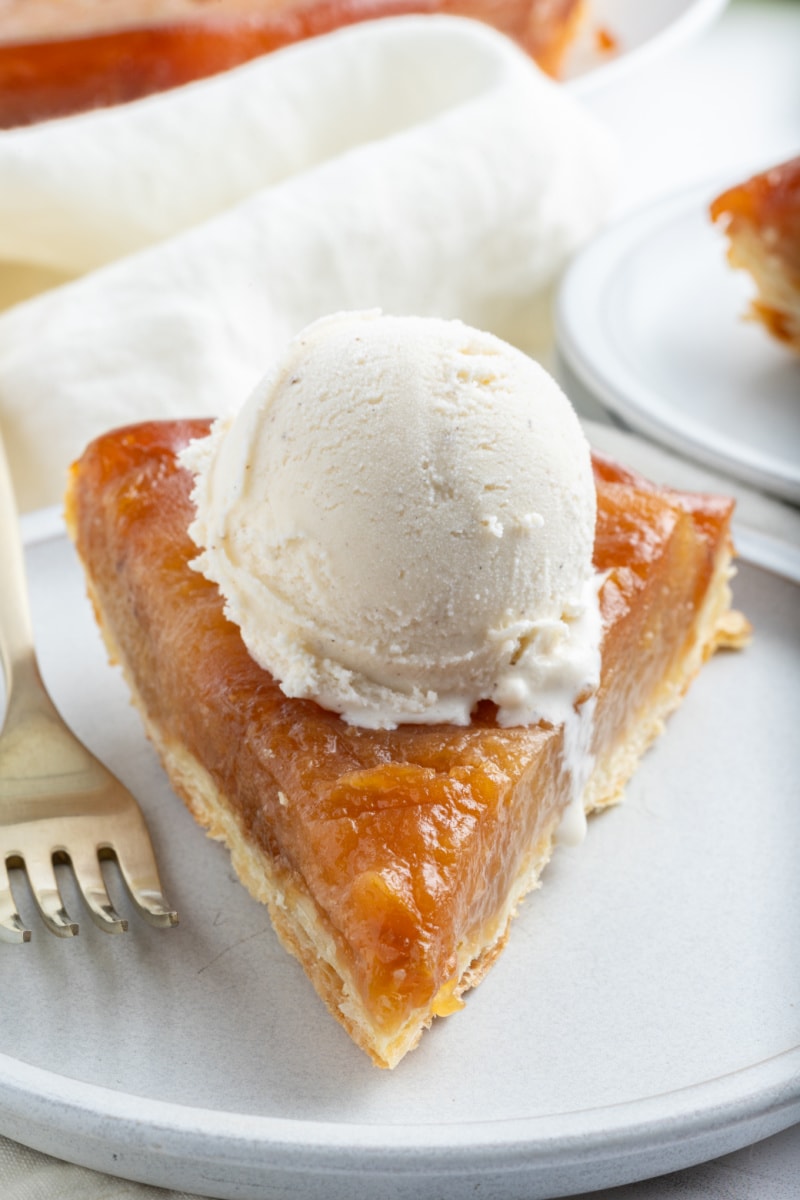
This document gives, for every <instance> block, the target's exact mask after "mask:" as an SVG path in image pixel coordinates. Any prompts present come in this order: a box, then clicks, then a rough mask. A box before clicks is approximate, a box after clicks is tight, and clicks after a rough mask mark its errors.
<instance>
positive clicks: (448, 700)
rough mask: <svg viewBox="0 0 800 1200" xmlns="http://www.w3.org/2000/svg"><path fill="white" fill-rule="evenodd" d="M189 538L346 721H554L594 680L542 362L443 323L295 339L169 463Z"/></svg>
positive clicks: (585, 542) (582, 584)
mask: <svg viewBox="0 0 800 1200" xmlns="http://www.w3.org/2000/svg"><path fill="white" fill-rule="evenodd" d="M183 462H184V465H186V466H188V467H189V468H190V469H191V470H193V471H194V472H195V473H196V479H195V487H194V493H193V498H194V502H195V505H196V519H195V521H194V523H193V524H192V526H191V530H190V532H191V536H192V538H193V539H194V541H195V542H196V544H197V545H198V546H199V547H200V548H201V553H200V555H199V557H198V558H197V559H196V561H195V566H196V567H197V569H199V570H201V571H202V572H203V573H204V574H205V575H206V576H207V577H208V578H209V579H211V580H213V581H215V582H216V583H217V584H218V585H219V588H220V590H221V592H222V594H223V596H224V598H225V606H226V612H227V614H228V616H229V617H230V618H231V619H232V620H233V621H235V622H236V623H237V624H238V625H239V627H240V629H241V632H242V637H243V638H244V641H245V643H246V645H247V647H248V650H249V651H250V653H251V655H252V656H253V657H254V658H255V659H256V661H257V662H259V663H260V664H261V665H262V666H263V667H265V668H266V669H267V670H268V671H269V672H270V673H271V674H272V675H273V676H274V677H275V678H276V679H277V680H278V681H279V682H280V685H281V687H282V689H283V691H284V692H285V693H286V694H287V695H289V696H302V697H310V698H313V699H315V700H317V701H318V702H319V703H320V704H321V705H323V706H324V707H326V708H328V709H331V710H333V711H335V712H338V713H341V714H342V716H343V717H344V718H345V719H346V720H347V721H349V722H351V723H354V724H358V725H363V726H367V727H378V728H391V727H394V726H395V725H397V724H399V723H403V722H440V721H441V722H452V723H458V724H466V723H468V722H469V719H470V713H471V712H472V710H473V709H474V707H475V705H476V703H477V702H478V701H479V700H483V699H488V700H493V701H494V702H495V703H496V704H497V705H498V706H499V720H500V722H501V723H503V724H508V725H511V724H526V723H529V722H531V721H535V720H539V719H542V718H544V719H548V720H552V721H562V720H565V719H566V718H567V716H568V714H569V712H570V711H571V710H572V709H573V707H574V705H575V702H576V699H578V698H579V697H585V696H586V695H587V694H588V693H590V692H591V691H592V689H593V688H594V687H596V685H597V681H598V676H599V631H600V621H599V613H598V604H597V581H596V579H595V575H594V572H593V569H592V550H593V543H594V528H595V489H594V483H593V476H592V469H591V461H590V453H589V447H588V444H587V442H586V440H585V438H584V435H583V433H582V430H581V428H580V425H579V423H578V420H577V417H576V416H575V413H574V411H573V409H572V407H571V405H570V403H569V401H568V400H567V398H566V397H565V396H564V394H563V392H561V390H560V389H559V388H558V386H557V385H556V383H555V382H554V380H553V379H552V378H550V376H549V375H548V374H547V372H546V371H544V370H543V368H542V367H540V366H539V365H538V364H537V363H535V362H534V361H533V360H532V359H530V358H528V357H527V356H526V355H525V354H523V353H522V352H521V351H519V350H516V349H514V348H512V347H511V346H509V345H507V344H506V343H505V342H503V341H501V340H500V339H499V338H497V337H495V336H493V335H491V334H488V333H481V332H479V331H477V330H475V329H472V328H470V327H469V326H467V325H464V324H462V323H461V322H460V321H446V320H441V319H437V318H421V317H391V316H384V315H381V314H380V313H378V312H356V313H341V314H337V315H334V316H331V317H327V318H323V319H322V320H319V321H317V322H315V323H314V324H312V325H310V326H309V327H308V328H306V329H305V330H304V331H303V332H302V333H301V334H299V335H298V336H297V337H295V338H294V340H293V341H292V342H291V343H290V344H289V346H288V349H287V350H286V352H285V354H284V355H283V357H282V359H281V360H280V361H279V362H278V364H277V365H276V367H275V368H274V369H273V371H272V372H271V374H270V375H269V376H268V377H267V378H266V379H265V380H264V381H263V382H262V383H261V384H260V385H259V386H258V387H257V388H256V390H255V392H254V393H253V394H252V395H251V397H250V399H249V400H248V401H247V403H246V404H245V405H244V406H243V407H242V408H241V409H240V410H239V412H238V413H237V415H236V416H235V417H233V418H231V419H228V420H224V421H218V422H217V423H216V424H215V426H214V427H213V429H212V432H211V434H210V436H209V437H208V438H205V439H202V440H199V441H196V442H193V443H192V444H191V445H190V447H189V448H188V449H187V450H186V451H185V452H184V455H183Z"/></svg>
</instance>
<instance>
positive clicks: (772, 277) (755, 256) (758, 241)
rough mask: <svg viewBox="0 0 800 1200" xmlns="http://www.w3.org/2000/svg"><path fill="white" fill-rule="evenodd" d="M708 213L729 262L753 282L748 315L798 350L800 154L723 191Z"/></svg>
mask: <svg viewBox="0 0 800 1200" xmlns="http://www.w3.org/2000/svg"><path fill="white" fill-rule="evenodd" d="M711 217H712V220H713V221H715V222H716V223H717V224H718V225H720V227H721V228H722V229H724V230H725V232H726V234H727V236H728V241H729V247H728V260H729V262H730V263H731V265H732V266H734V267H741V268H742V269H743V270H745V271H748V272H749V273H750V275H752V277H753V280H754V281H755V285H756V289H757V295H756V298H755V299H754V300H753V302H752V305H751V313H752V315H753V316H754V317H755V318H756V319H757V320H759V321H761V322H762V323H763V324H764V325H765V326H766V328H767V329H768V330H769V332H770V333H771V334H772V335H773V336H774V337H776V338H778V339H779V341H781V342H783V343H785V344H786V345H787V346H791V347H792V349H793V350H796V351H798V352H800V156H799V157H797V158H793V159H791V160H790V161H789V162H785V163H782V164H781V165H780V166H776V167H772V168H771V169H770V170H769V171H763V172H762V173H761V174H759V175H754V176H753V177H752V178H751V179H748V180H747V181H746V182H745V183H740V184H737V186H736V187H732V188H729V190H728V191H726V192H723V194H722V195H721V196H718V197H717V198H716V200H714V202H713V204H712V205H711Z"/></svg>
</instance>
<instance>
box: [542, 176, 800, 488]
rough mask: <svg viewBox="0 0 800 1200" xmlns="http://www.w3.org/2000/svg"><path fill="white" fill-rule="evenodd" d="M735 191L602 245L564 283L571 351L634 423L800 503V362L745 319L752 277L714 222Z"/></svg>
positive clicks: (641, 221)
mask: <svg viewBox="0 0 800 1200" xmlns="http://www.w3.org/2000/svg"><path fill="white" fill-rule="evenodd" d="M747 175H748V169H747V168H745V169H743V170H742V172H741V173H739V174H738V175H737V178H738V179H743V178H746V177H747ZM729 182H733V180H718V181H716V182H715V183H712V184H708V185H704V186H701V187H699V188H694V189H692V190H690V191H688V192H685V193H681V194H680V195H677V196H673V197H670V198H668V199H666V200H664V201H662V202H659V203H656V204H654V205H651V206H648V207H646V208H645V209H643V210H641V211H639V212H637V213H635V214H633V215H632V216H629V217H625V218H623V219H622V220H621V221H620V222H618V223H617V224H615V225H613V226H610V227H609V228H608V229H607V230H606V231H605V232H604V233H602V234H601V235H600V236H599V237H598V238H596V239H595V240H594V241H593V242H591V243H590V244H589V246H588V247H587V248H586V249H585V250H583V251H582V252H581V253H580V254H579V255H578V257H577V258H576V259H575V261H574V262H573V264H572V265H571V267H570V268H569V269H568V271H567V273H566V275H565V278H564V280H563V282H562V285H561V288H560V292H559V296H558V303H557V318H556V336H557V340H558V348H559V352H560V354H561V355H562V356H563V358H564V359H565V361H566V363H567V365H568V367H569V369H570V370H571V371H572V372H573V373H574V374H575V375H576V376H577V378H578V379H579V380H580V382H581V383H582V384H583V385H584V386H585V387H586V388H587V389H588V390H589V391H590V392H591V393H592V394H593V395H595V396H596V397H597V398H598V399H599V401H600V402H601V403H602V404H603V405H604V406H605V407H606V409H607V410H609V411H610V412H612V413H613V414H615V415H616V416H617V417H620V418H621V419H622V420H623V421H624V422H625V423H626V424H627V425H629V426H631V427H633V428H634V429H636V430H638V431H639V432H642V433H645V434H647V435H648V436H650V437H652V438H654V439H655V440H656V441H658V442H661V443H662V444H663V445H667V446H670V447H672V448H673V449H676V450H678V451H680V452H681V453H683V454H686V455H688V456H689V457H691V458H694V459H695V460H697V461H699V462H702V463H704V464H706V465H707V466H710V467H713V468H716V469H717V470H721V471H723V472H725V473H727V474H729V475H731V476H733V477H734V478H736V479H739V480H741V481H742V482H744V483H749V484H753V485H755V486H757V487H760V488H762V489H764V490H766V491H768V492H770V493H772V494H774V495H777V496H780V497H782V498H783V499H788V500H791V501H794V502H797V501H800V359H798V357H797V355H795V354H793V353H792V352H791V351H790V350H788V349H786V348H785V347H783V346H781V345H780V344H779V343H777V342H775V341H774V340H773V339H772V338H770V337H769V335H768V334H767V333H766V331H765V330H763V329H762V328H761V327H760V326H759V325H758V324H756V323H755V322H751V321H746V320H744V319H743V314H744V313H745V312H746V309H747V306H748V300H749V296H750V294H751V285H750V282H749V280H748V278H747V277H746V276H745V275H744V274H743V273H742V272H738V271H733V270H732V269H731V268H730V267H729V266H728V264H727V261H726V259H725V245H726V243H725V241H724V238H723V237H722V235H721V233H720V232H719V231H718V230H717V229H716V228H715V227H714V226H713V225H712V224H711V221H710V219H709V217H708V215H707V213H708V204H709V202H710V200H711V199H712V198H713V197H714V196H715V195H717V194H718V193H719V191H720V190H721V189H722V188H723V187H724V186H725V185H726V183H729Z"/></svg>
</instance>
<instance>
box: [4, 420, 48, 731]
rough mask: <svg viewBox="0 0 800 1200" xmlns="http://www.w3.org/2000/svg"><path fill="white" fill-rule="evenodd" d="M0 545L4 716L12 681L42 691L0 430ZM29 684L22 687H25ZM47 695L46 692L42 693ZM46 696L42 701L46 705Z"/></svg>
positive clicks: (11, 696) (9, 709)
mask: <svg viewBox="0 0 800 1200" xmlns="http://www.w3.org/2000/svg"><path fill="white" fill-rule="evenodd" d="M0 547H2V559H3V562H2V576H3V586H2V587H0V663H2V667H3V675H4V677H5V682H6V720H7V721H8V720H9V719H10V718H11V714H12V708H13V707H14V696H15V694H18V689H16V688H15V684H22V682H23V680H24V681H25V682H26V683H27V684H28V688H30V689H31V692H32V691H33V689H36V690H37V691H42V692H44V685H43V684H42V681H41V676H40V675H39V668H38V665H37V662H36V654H35V651H34V644H33V626H32V624H31V617H30V610H29V608H28V593H27V582H26V576H25V558H24V555H23V551H22V539H21V537H20V533H19V518H18V516H17V504H16V499H15V497H14V488H13V485H12V483H11V472H10V470H9V466H8V458H7V456H6V451H5V446H4V444H3V437H2V432H0ZM28 688H26V689H23V690H25V691H28ZM44 694H45V696H46V693H44ZM48 701H49V697H47V699H46V700H44V701H43V704H44V706H45V707H46V708H48V709H49V707H50V705H49V703H48Z"/></svg>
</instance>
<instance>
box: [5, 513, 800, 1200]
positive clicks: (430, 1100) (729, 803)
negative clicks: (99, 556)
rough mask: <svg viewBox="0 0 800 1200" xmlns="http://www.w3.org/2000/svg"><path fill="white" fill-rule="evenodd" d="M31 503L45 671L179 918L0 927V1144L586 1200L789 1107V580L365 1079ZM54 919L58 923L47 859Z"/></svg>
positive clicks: (127, 1173) (186, 1185)
mask: <svg viewBox="0 0 800 1200" xmlns="http://www.w3.org/2000/svg"><path fill="white" fill-rule="evenodd" d="M49 526H52V518H51V517H50V516H48V515H47V514H45V516H44V518H40V517H39V516H34V517H31V518H27V519H26V521H25V528H26V530H27V533H28V551H27V560H28V569H29V574H30V584H31V592H32V601H33V611H34V623H35V629H36V636H37V641H38V645H39V649H40V657H41V662H42V668H43V673H44V675H45V677H46V679H47V681H48V683H49V686H50V688H51V690H52V692H53V694H54V696H55V698H56V701H57V703H58V704H59V705H60V706H61V708H62V709H63V711H64V713H65V714H66V716H67V718H68V719H69V721H70V722H71V723H72V724H73V726H74V727H75V729H76V730H77V731H78V733H79V734H80V735H81V736H83V737H84V738H85V739H86V740H88V741H89V742H90V743H91V745H92V746H93V748H94V749H95V750H96V751H97V752H98V753H99V754H100V755H101V757H103V758H104V759H105V760H106V761H108V762H109V763H110V764H111V766H112V767H113V768H114V769H115V770H116V771H117V772H118V773H119V774H120V775H121V776H122V777H123V778H124V779H125V780H126V781H127V782H128V783H129V785H130V786H132V787H133V789H134V790H135V792H136V794H137V795H138V796H139V797H140V798H141V801H142V804H143V807H144V808H145V811H146V813H147V817H148V821H149V824H150V827H151V830H152V833H153V835H154V839H155V841H156V844H157V846H158V849H159V856H160V861H161V864H162V870H163V875H164V881H165V886H166V888H167V893H168V896H169V898H170V900H171V902H172V903H174V904H175V905H176V906H177V908H178V909H179V910H180V914H181V924H180V925H179V927H178V928H177V929H174V930H168V931H160V930H153V929H150V928H149V927H147V926H145V925H144V924H143V923H142V922H140V921H138V920H137V919H136V917H135V914H133V913H132V912H131V911H130V905H128V904H127V901H126V899H125V896H124V893H122V892H121V889H120V888H119V887H118V886H117V883H118V881H117V880H116V879H115V877H114V872H113V871H111V872H110V876H111V878H110V884H111V887H112V891H113V893H114V896H115V899H116V902H117V903H118V905H119V907H121V908H123V909H125V910H126V911H127V912H128V914H129V916H130V919H131V931H130V932H129V933H128V934H126V935H125V936H123V937H116V938H112V937H109V936H107V935H104V934H102V933H101V932H100V931H99V930H97V929H95V928H94V926H92V924H91V923H90V922H89V921H87V920H84V921H83V923H82V929H81V936H80V937H79V938H78V939H77V940H75V941H62V940H59V939H56V938H54V937H52V936H51V935H49V934H47V933H45V932H44V930H43V929H41V928H37V927H36V921H37V919H36V917H35V915H34V913H33V912H32V905H31V902H30V899H29V897H27V895H26V894H25V891H24V888H23V887H22V885H21V884H20V886H19V889H18V893H19V894H18V900H19V903H20V907H21V910H22V913H23V917H27V919H28V920H29V921H31V922H33V923H34V928H35V936H34V939H33V941H32V942H31V943H30V944H29V945H27V946H9V945H2V944H0V995H2V1004H0V1132H1V1133H3V1134H5V1135H7V1136H9V1137H11V1138H13V1139H16V1140H17V1141H21V1142H24V1143H26V1144H28V1145H31V1146H34V1147H36V1148H38V1149H40V1150H44V1151H46V1152H49V1153H51V1154H54V1155H56V1156H58V1157H60V1158H64V1159H68V1160H71V1161H74V1162H78V1163H81V1164H83V1165H87V1166H90V1167H94V1168H96V1169H100V1170H103V1171H107V1172H111V1173H112V1174H117V1175H120V1176H124V1177H129V1178H136V1179H139V1180H143V1181H145V1182H150V1183H155V1184H161V1185H166V1186H172V1187H177V1188H181V1189H186V1190H189V1191H192V1192H198V1193H201V1194H203V1195H211V1196H216V1197H236V1198H243V1197H253V1196H256V1195H257V1196H258V1197H259V1200H267V1198H276V1197H289V1196H292V1197H297V1196H298V1195H301V1196H302V1197H304V1200H317V1198H318V1200H340V1198H341V1200H345V1198H347V1200H361V1198H363V1200H375V1197H377V1196H380V1197H381V1200H394V1198H401V1197H402V1198H408V1197H412V1196H413V1197H415V1198H416V1200H418V1198H419V1197H421V1196H434V1195H435V1197H436V1200H455V1198H458V1200H463V1196H464V1195H466V1194H471V1193H472V1191H473V1190H475V1189H479V1190H480V1193H481V1195H482V1196H486V1197H492V1198H494V1200H501V1198H502V1200H512V1198H515V1197H516V1198H520V1200H521V1198H523V1197H524V1200H536V1198H537V1197H545V1196H547V1197H552V1196H556V1195H564V1194H570V1193H574V1192H582V1191H584V1190H587V1189H594V1188H599V1187H601V1186H609V1185H612V1184H619V1183H625V1182H629V1181H632V1180H635V1179H639V1178H643V1177H645V1176H650V1175H654V1174H659V1173H662V1172H665V1171H669V1170H673V1169H677V1168H679V1167H683V1166H688V1165H690V1164H692V1163H695V1162H698V1161H701V1160H704V1159H708V1158H711V1157H714V1156H716V1155H719V1154H722V1153H726V1152H728V1151H731V1150H734V1149H736V1148H738V1147H740V1146H742V1145H745V1144H748V1143H750V1142H752V1141H755V1140H757V1139H759V1138H761V1137H766V1136H768V1135H769V1134H772V1133H774V1132H777V1131H778V1130H780V1129H782V1128H785V1127H787V1126H789V1125H791V1124H793V1123H794V1122H796V1121H797V1120H798V1119H800V1083H799V1082H798V1081H799V1080H800V1028H799V1025H800V1014H798V1010H797V1007H796V1003H795V1002H796V999H797V980H798V978H800V875H798V872H797V862H798V861H800V809H798V806H797V803H796V798H797V794H798V778H797V776H798V760H797V752H796V714H797V712H798V703H799V702H800V694H799V693H800V661H798V659H800V639H798V638H797V612H798V585H797V584H796V583H792V582H790V581H789V580H787V579H785V578H782V577H781V575H780V574H773V573H768V572H766V571H764V570H761V569H759V568H756V567H752V566H746V565H745V566H743V567H742V569H741V571H740V574H739V575H738V576H737V579H736V589H737V601H738V603H739V605H740V606H741V607H742V608H744V609H745V611H746V612H747V613H748V614H749V616H750V617H751V619H752V620H753V621H754V623H755V626H756V629H757V631H758V632H757V636H756V640H755V642H754V643H753V645H752V647H751V648H750V649H748V650H747V651H746V652H745V653H742V654H735V655H721V656H717V657H716V658H715V659H714V660H713V661H712V662H711V663H710V664H709V665H708V666H707V667H706V668H705V670H704V672H703V674H702V675H701V677H700V678H699V679H698V680H697V682H696V684H695V685H694V686H693V688H692V691H691V694H690V696H689V698H688V700H687V702H686V703H685V705H684V707H683V708H682V709H681V710H680V711H679V712H678V713H677V714H676V715H675V717H674V718H673V719H672V720H671V722H670V728H669V731H668V735H667V736H666V737H665V738H664V739H662V741H661V742H660V743H659V744H658V746H657V747H656V748H655V749H654V750H653V751H652V752H651V753H650V754H649V755H648V757H647V759H646V761H645V763H644V764H643V766H642V768H641V770H640V772H639V773H638V774H637V776H636V779H635V781H634V782H633V784H632V785H631V787H630V789H629V795H628V799H627V801H626V803H625V804H624V805H622V806H621V807H620V808H618V809H617V810H615V811H612V812H609V813H607V814H605V815H604V816H603V817H602V818H599V819H596V820H594V821H593V822H592V823H591V825H590V832H589V836H588V838H587V841H586V842H585V844H584V845H583V846H581V847H579V848H576V849H561V850H559V851H558V853H557V854H556V856H555V858H554V861H553V862H552V863H551V865H550V867H549V868H548V871H547V873H546V876H545V882H544V885H543V887H542V889H541V890H540V891H539V892H538V893H537V894H536V895H534V896H532V897H530V898H529V899H528V901H526V903H525V904H524V906H523V909H522V912H521V913H520V915H519V917H518V919H517V922H516V924H515V928H514V930H513V934H512V937H511V940H510V944H509V947H508V949H507V951H506V953H505V954H504V956H503V957H502V959H501V960H500V961H499V962H498V964H497V966H496V967H495V969H494V970H493V971H492V973H491V974H490V976H489V977H488V978H487V979H486V980H485V981H484V983H483V984H482V985H481V986H480V987H479V988H478V989H476V991H475V992H474V993H472V994H471V996H470V997H469V999H468V1002H467V1006H466V1009H465V1011H463V1012H461V1013H459V1014H458V1015H457V1016H456V1017H454V1018H452V1019H450V1020H447V1021H441V1022H439V1023H438V1024H437V1026H436V1027H435V1028H434V1029H433V1030H432V1031H431V1032H430V1033H429V1034H427V1035H426V1037H425V1038H424V1039H423V1041H422V1044H421V1045H420V1047H419V1048H418V1049H417V1050H416V1051H414V1052H413V1053H412V1054H411V1055H409V1056H408V1058H407V1059H405V1060H404V1062H403V1063H402V1064H401V1065H400V1066H399V1067H398V1068H397V1070H396V1071H394V1072H393V1073H385V1072H381V1071H379V1070H377V1069H376V1068H375V1067H373V1066H372V1065H371V1064H370V1063H369V1062H368V1060H367V1059H366V1058H365V1057H364V1056H363V1055H362V1054H361V1053H360V1052H359V1051H358V1050H357V1049H356V1048H355V1047H354V1046H353V1045H352V1044H351V1043H350V1041H349V1039H348V1038H347V1037H346V1035H345V1034H344V1033H343V1032H342V1030H341V1029H339V1027H338V1025H337V1024H336V1023H335V1022H334V1021H333V1020H332V1019H331V1018H330V1017H329V1016H328V1015H327V1013H325V1012H324V1010H323V1008H322V1006H321V1004H320V1002H319V1001H318V1000H317V998H316V996H315V995H314V993H313V991H312V990H311V988H310V986H309V985H308V983H307V981H306V980H305V977H304V976H303V974H302V972H301V971H300V969H299V967H298V966H297V965H296V964H295V963H294V961H293V960H292V959H290V958H288V957H287V956H286V955H285V954H284V952H283V951H282V950H281V949H280V948H279V946H278V944H277V942H276V939H275V937H274V935H273V933H272V930H271V928H270V925H269V921H268V919H267V914H266V911H265V910H264V909H263V908H261V906H259V905H258V904H256V903H255V902H253V901H252V900H251V899H250V898H249V897H248V895H247V894H246V893H245V891H244V890H243V889H242V888H241V887H240V886H239V884H238V883H237V882H236V881H235V879H234V876H233V874H232V871H231V869H230V866H229V863H228V858H227V855H226V853H225V852H224V851H223V849H222V848H221V847H220V846H218V845H216V844H214V843H212V842H210V841H209V840H207V839H206V838H205V837H204V835H203V834H202V832H201V831H200V830H199V829H198V828H197V827H196V826H195V824H194V823H193V821H192V820H191V818H190V817H189V815H188V814H187V812H186V811H185V810H184V808H183V806H182V805H181V803H180V802H179V801H178V800H176V798H175V797H174V796H173V795H172V794H171V792H170V790H169V788H168V786H167V784H166V782H165V780H164V777H163V775H162V773H161V770H160V768H159V766H158V764H157V763H156V761H155V758H154V755H153V753H152V751H151V749H150V747H149V746H148V744H147V742H146V741H145V739H144V737H143V735H142V732H141V729H140V726H139V722H138V718H137V717H136V715H135V713H134V712H133V710H132V708H131V706H130V705H129V703H128V699H127V694H126V691H125V688H124V686H123V684H122V682H121V680H120V678H119V675H118V673H117V672H116V671H114V670H112V669H110V668H109V667H108V666H107V664H106V662H105V656H104V652H103V650H102V648H101V645H100V640H99V637H98V634H97V632H96V629H95V627H94V623H93V619H92V616H91V613H90V611H89V606H88V604H87V602H86V599H85V596H84V589H83V582H82V578H81V576H80V574H79V571H78V568H77V566H76V563H75V561H74V557H73V553H72V550H71V547H70V546H69V545H68V543H67V541H66V539H65V538H64V537H63V536H62V535H61V534H60V533H59V532H58V531H55V532H54V531H53V530H52V528H49ZM63 886H64V891H65V894H66V896H67V901H68V907H69V908H71V909H73V910H75V911H77V910H79V908H80V904H79V900H78V898H77V897H76V896H75V893H74V888H73V887H72V885H71V882H70V880H69V877H68V875H67V876H65V877H64V885H63Z"/></svg>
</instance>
